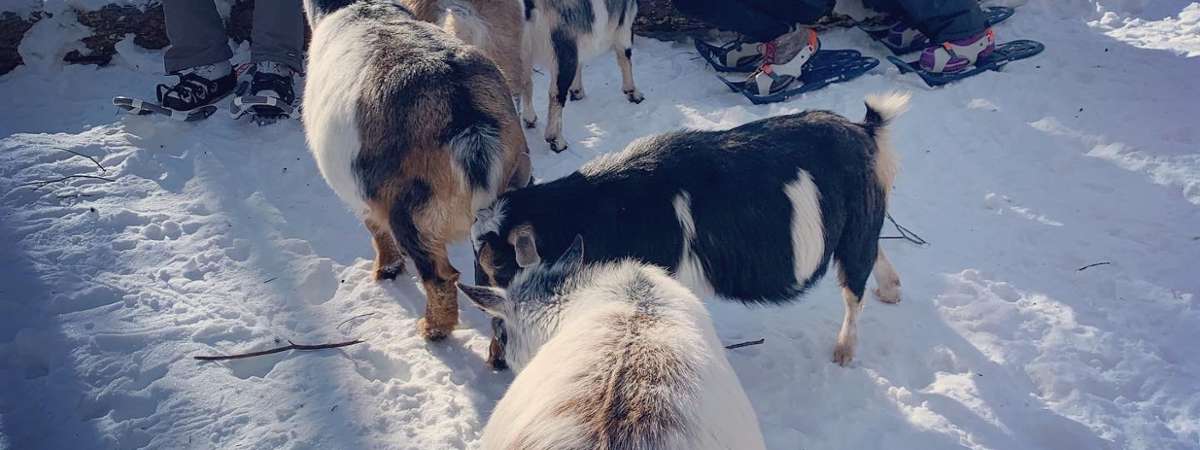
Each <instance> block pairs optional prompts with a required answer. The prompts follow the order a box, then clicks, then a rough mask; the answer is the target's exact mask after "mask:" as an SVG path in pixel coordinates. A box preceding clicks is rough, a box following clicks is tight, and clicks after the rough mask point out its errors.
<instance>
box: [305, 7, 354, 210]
mask: <svg viewBox="0 0 1200 450" xmlns="http://www.w3.org/2000/svg"><path fill="white" fill-rule="evenodd" d="M347 17H348V16H347V14H346V13H345V11H338V12H335V13H333V14H330V15H329V16H328V17H324V18H322V20H321V21H320V23H318V24H317V26H316V28H315V29H314V30H313V38H312V44H311V46H310V47H309V51H308V65H307V69H308V76H307V78H306V80H305V84H304V100H303V101H304V115H303V121H304V134H305V137H306V138H307V140H308V147H309V149H310V150H311V151H312V153H313V157H314V158H315V159H316V161H317V168H319V169H320V171H321V176H323V177H324V178H325V181H326V182H327V183H329V187H330V188H332V189H333V191H334V192H335V193H337V195H338V198H341V199H342V201H343V202H345V203H346V204H347V205H348V206H349V207H350V209H351V210H353V211H354V212H356V213H358V214H364V213H365V212H366V211H367V204H366V199H365V196H364V195H363V191H362V187H361V185H360V184H359V182H358V178H357V176H356V175H355V173H354V170H353V168H352V164H353V162H354V160H355V159H356V158H358V153H359V151H360V149H361V146H362V143H361V142H360V140H359V134H358V121H357V119H356V118H357V104H358V97H359V95H360V93H361V91H362V84H363V78H364V74H365V73H367V72H368V71H367V70H366V69H365V65H366V64H367V58H366V53H367V49H366V48H365V46H364V45H363V44H362V42H364V41H366V40H367V33H368V31H369V30H367V28H366V27H364V26H362V25H360V24H355V23H346V18H347Z"/></svg>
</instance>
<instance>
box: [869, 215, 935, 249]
mask: <svg viewBox="0 0 1200 450" xmlns="http://www.w3.org/2000/svg"><path fill="white" fill-rule="evenodd" d="M887 220H888V221H889V222H891V223H892V225H893V226H895V227H896V231H898V232H900V235H899V236H880V237H879V239H880V240H886V239H903V240H906V241H908V242H911V243H913V244H916V245H917V246H918V247H924V246H926V245H929V241H926V240H925V239H923V238H921V236H918V235H917V233H913V232H912V230H910V229H908V228H905V227H904V225H900V224H898V223H896V219H893V218H892V213H888V214H887Z"/></svg>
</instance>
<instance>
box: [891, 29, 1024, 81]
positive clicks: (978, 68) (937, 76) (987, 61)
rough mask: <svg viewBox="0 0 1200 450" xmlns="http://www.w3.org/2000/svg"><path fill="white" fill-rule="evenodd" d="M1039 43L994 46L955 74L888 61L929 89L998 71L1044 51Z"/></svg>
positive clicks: (1015, 42) (907, 62) (893, 60)
mask: <svg viewBox="0 0 1200 450" xmlns="http://www.w3.org/2000/svg"><path fill="white" fill-rule="evenodd" d="M1045 48H1046V47H1045V46H1044V45H1042V43H1041V42H1037V41H1030V40H1016V41H1009V42H1005V43H1003V44H999V45H997V46H996V48H995V50H992V52H991V54H989V55H987V56H983V57H981V58H980V59H979V60H978V61H976V62H975V64H974V65H973V66H970V67H968V68H966V69H963V70H960V71H957V72H940V73H939V72H931V71H928V70H925V69H923V68H921V66H920V61H911V62H909V61H904V60H903V59H900V58H899V57H896V56H889V57H888V61H891V62H892V64H895V65H896V67H897V68H899V69H900V73H909V72H915V73H916V74H917V75H919V76H920V77H921V79H922V80H924V81H925V84H927V85H929V86H930V87H937V86H941V85H943V84H947V83H952V82H955V81H958V80H961V79H963V78H968V77H972V76H975V75H978V74H980V73H983V72H987V71H989V70H1000V69H1001V68H1003V67H1004V66H1005V65H1006V64H1008V63H1009V62H1012V61H1017V60H1021V59H1025V58H1029V57H1031V56H1034V55H1037V54H1038V53H1041V52H1042V50H1045Z"/></svg>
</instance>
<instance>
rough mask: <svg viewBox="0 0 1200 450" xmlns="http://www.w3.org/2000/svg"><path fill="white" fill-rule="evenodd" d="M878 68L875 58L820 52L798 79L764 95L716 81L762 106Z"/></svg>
mask: <svg viewBox="0 0 1200 450" xmlns="http://www.w3.org/2000/svg"><path fill="white" fill-rule="evenodd" d="M877 65H879V60H878V59H875V58H872V57H869V56H863V55H862V54H861V53H859V52H858V51H857V50H821V51H818V52H816V54H814V55H813V56H812V58H810V59H809V61H808V63H807V64H806V65H805V66H804V71H803V72H801V74H800V76H799V77H795V78H793V79H792V80H791V81H790V82H789V83H787V84H786V85H784V86H781V87H780V88H778V89H774V90H773V91H772V92H771V93H770V94H767V95H761V94H760V93H759V92H758V86H756V85H754V83H751V82H749V81H746V80H738V81H734V80H728V79H725V78H724V77H721V76H720V75H718V76H717V78H719V79H720V80H721V81H722V82H724V83H725V85H726V86H729V89H730V90H732V91H734V92H740V93H741V94H742V95H745V96H746V98H748V99H750V102H751V103H754V104H756V105H763V104H767V103H775V102H781V101H784V100H787V99H788V98H790V97H792V96H796V95H800V94H803V93H805V92H812V91H815V90H817V89H821V88H823V87H825V86H828V85H830V84H832V83H838V82H842V81H847V80H851V79H854V78H857V77H858V76H860V75H862V74H864V73H867V71H870V70H871V69H873V68H875V66H877Z"/></svg>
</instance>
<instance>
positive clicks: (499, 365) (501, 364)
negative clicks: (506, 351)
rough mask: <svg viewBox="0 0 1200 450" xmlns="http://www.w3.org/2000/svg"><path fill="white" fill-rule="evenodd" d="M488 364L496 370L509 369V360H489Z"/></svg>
mask: <svg viewBox="0 0 1200 450" xmlns="http://www.w3.org/2000/svg"><path fill="white" fill-rule="evenodd" d="M487 365H488V367H491V368H492V370H496V371H501V370H508V362H507V361H505V360H503V359H497V360H494V361H488V363H487Z"/></svg>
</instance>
